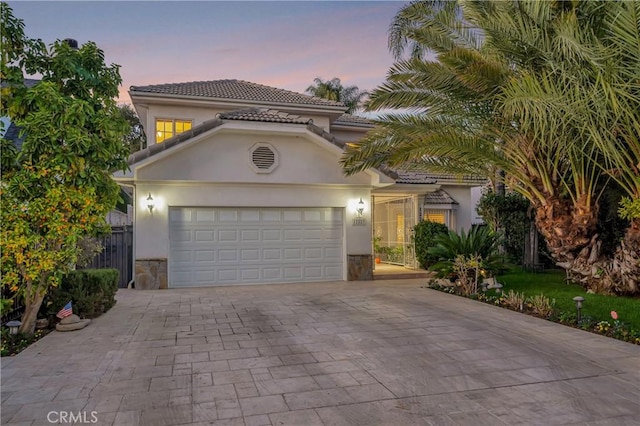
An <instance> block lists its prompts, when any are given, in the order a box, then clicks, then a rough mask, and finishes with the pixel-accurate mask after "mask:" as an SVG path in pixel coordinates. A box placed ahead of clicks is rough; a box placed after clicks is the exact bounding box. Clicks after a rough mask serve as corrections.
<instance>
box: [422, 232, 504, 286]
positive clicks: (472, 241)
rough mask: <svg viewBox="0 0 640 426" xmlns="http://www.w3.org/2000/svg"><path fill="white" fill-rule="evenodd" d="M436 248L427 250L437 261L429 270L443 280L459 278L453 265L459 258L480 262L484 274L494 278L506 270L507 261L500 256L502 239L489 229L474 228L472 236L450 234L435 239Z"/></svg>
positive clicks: (461, 233)
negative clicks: (499, 250) (499, 249)
mask: <svg viewBox="0 0 640 426" xmlns="http://www.w3.org/2000/svg"><path fill="white" fill-rule="evenodd" d="M434 242H435V243H436V245H435V246H434V247H430V248H429V249H428V252H429V255H431V256H433V257H434V258H436V259H438V262H437V263H435V264H433V265H432V266H431V267H430V268H429V269H431V270H434V271H437V272H438V276H440V277H456V272H455V271H454V261H455V259H457V258H458V257H459V256H462V257H463V258H464V259H466V260H468V261H471V260H472V259H474V260H478V261H479V267H480V269H481V271H483V274H486V275H487V276H495V275H497V274H498V273H500V272H502V271H504V270H505V267H504V259H503V257H502V256H500V255H499V254H497V251H498V246H499V244H500V238H499V236H498V234H496V233H494V232H492V231H491V230H490V229H489V228H487V227H486V226H474V227H473V228H471V230H470V231H469V233H465V232H464V231H461V232H460V234H456V233H455V232H453V231H449V232H447V233H446V234H442V235H438V236H436V237H435V239H434Z"/></svg>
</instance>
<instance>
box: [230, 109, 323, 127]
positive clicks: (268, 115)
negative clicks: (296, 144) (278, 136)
mask: <svg viewBox="0 0 640 426" xmlns="http://www.w3.org/2000/svg"><path fill="white" fill-rule="evenodd" d="M217 117H218V118H222V119H225V120H242V121H264V122H271V123H289V124H312V123H313V120H312V119H311V118H309V117H302V116H299V115H295V114H288V113H286V112H282V111H278V110H275V109H269V108H246V109H241V110H237V111H230V112H222V113H220V114H218V115H217Z"/></svg>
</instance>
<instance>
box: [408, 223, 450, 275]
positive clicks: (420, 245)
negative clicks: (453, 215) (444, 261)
mask: <svg viewBox="0 0 640 426" xmlns="http://www.w3.org/2000/svg"><path fill="white" fill-rule="evenodd" d="M413 230H414V235H415V244H416V258H417V259H418V262H419V263H420V266H421V267H422V268H424V269H427V268H428V267H429V266H431V265H433V264H434V263H436V262H437V261H438V258H437V257H435V256H434V255H431V254H429V248H430V247H434V246H435V245H436V242H435V238H436V236H438V235H445V234H447V233H448V232H449V229H448V228H447V226H446V225H443V224H442V223H436V222H430V221H428V220H426V221H423V222H420V223H418V224H417V225H416V226H415V227H414V228H413Z"/></svg>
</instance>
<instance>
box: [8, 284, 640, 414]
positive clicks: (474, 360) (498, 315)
mask: <svg viewBox="0 0 640 426" xmlns="http://www.w3.org/2000/svg"><path fill="white" fill-rule="evenodd" d="M423 283H424V280H422V279H420V280H395V281H384V280H381V281H370V282H348V283H323V284H290V285H271V286H244V287H235V288H233V287H221V288H209V289H190V290H165V291H147V292H144V291H135V290H120V291H119V293H118V303H117V304H116V306H115V307H114V308H113V309H112V310H111V311H109V312H108V313H107V314H106V315H103V316H102V317H100V318H98V319H97V320H95V321H94V322H93V323H92V324H91V325H89V327H87V328H86V329H84V330H80V331H76V332H70V333H59V332H53V333H51V334H50V335H48V336H46V337H45V338H44V339H42V340H40V341H39V342H37V343H36V344H34V345H32V346H31V347H29V348H28V349H27V350H25V351H24V352H22V353H21V354H19V355H18V356H16V357H14V358H3V359H2V424H3V425H4V424H7V425H48V424H51V423H56V422H59V423H63V424H64V423H65V421H66V422H67V424H68V423H69V420H71V422H75V424H98V425H150V426H162V425H247V426H249V425H255V426H260V425H296V426H298V425H299V426H307V425H309V426H311V425H393V426H396V425H397V426H403V425H431V424H434V425H474V426H475V425H503V424H504V425H519V424H526V425H555V424H577V425H638V424H640V347H638V346H634V345H631V344H629V343H624V342H620V341H617V340H613V339H608V338H605V337H602V336H598V335H594V334H590V333H587V332H583V331H580V330H575V329H572V328H569V327H565V326H562V325H558V324H554V323H550V322H547V321H543V320H541V319H537V318H533V317H529V316H526V315H522V314H518V313H515V312H511V311H508V310H504V309H500V308H497V307H493V306H490V305H486V304H482V303H479V302H474V301H471V300H467V299H464V298H460V297H456V296H452V295H448V294H444V293H440V292H437V291H433V290H429V289H425V288H421V285H422V284H423Z"/></svg>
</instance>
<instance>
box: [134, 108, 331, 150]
mask: <svg viewBox="0 0 640 426" xmlns="http://www.w3.org/2000/svg"><path fill="white" fill-rule="evenodd" d="M246 107H248V106H242V105H230V106H227V107H223V106H219V107H215V106H207V107H196V106H183V105H180V106H172V105H155V104H151V105H147V107H146V108H145V111H146V120H145V122H144V123H142V125H143V126H144V130H145V132H146V134H147V137H148V143H149V144H152V143H155V140H156V139H155V138H156V135H155V121H156V119H159V118H164V119H174V120H175V119H179V120H191V121H192V122H193V126H194V127H195V126H197V125H199V124H202V123H203V122H205V121H207V120H211V119H213V118H215V117H216V114H218V113H221V112H229V111H236V110H239V109H242V108H246ZM273 109H278V110H279V111H285V109H282V108H275V107H274V108H273ZM298 115H301V116H304V117H308V118H311V119H312V120H313V124H315V125H316V126H318V127H322V128H323V129H324V130H326V131H329V118H328V117H324V116H321V115H317V114H307V113H299V114H298Z"/></svg>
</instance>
